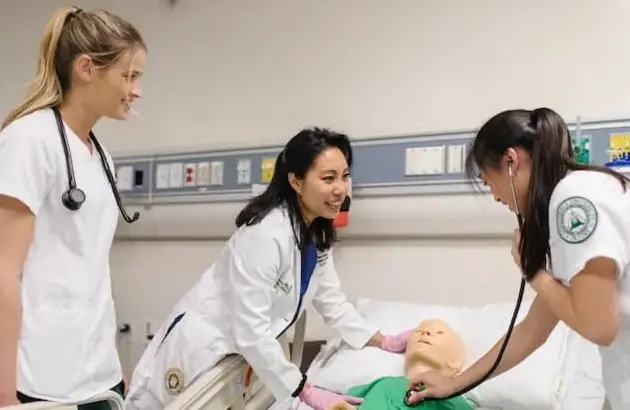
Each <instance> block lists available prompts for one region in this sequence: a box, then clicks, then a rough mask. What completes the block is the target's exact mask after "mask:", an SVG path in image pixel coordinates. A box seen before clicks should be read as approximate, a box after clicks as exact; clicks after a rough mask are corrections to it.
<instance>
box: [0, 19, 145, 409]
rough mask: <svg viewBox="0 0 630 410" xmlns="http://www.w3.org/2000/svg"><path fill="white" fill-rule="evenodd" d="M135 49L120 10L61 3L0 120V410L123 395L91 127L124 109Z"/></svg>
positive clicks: (102, 171) (111, 224) (111, 209)
mask: <svg viewBox="0 0 630 410" xmlns="http://www.w3.org/2000/svg"><path fill="white" fill-rule="evenodd" d="M146 52H147V48H146V45H145V43H144V41H143V39H142V37H141V35H140V33H139V32H138V31H137V30H136V29H135V28H134V27H133V26H132V25H131V24H129V23H128V22H126V21H124V20H122V19H121V18H119V17H117V16H114V15H112V14H110V13H108V12H106V11H102V10H95V11H86V10H80V9H77V8H73V7H70V8H63V9H61V10H59V11H57V13H56V14H55V15H54V16H53V17H52V19H51V20H50V22H49V23H48V25H47V27H46V30H45V33H44V36H43V39H42V43H41V48H40V53H39V63H38V71H37V76H36V78H35V80H34V82H33V84H32V86H31V88H30V90H29V93H28V95H27V96H26V98H25V99H24V101H23V102H21V103H20V104H19V105H18V106H17V107H16V108H15V109H13V110H12V111H11V112H10V113H9V115H8V116H7V118H6V119H5V120H4V122H3V124H2V129H1V131H0V226H1V227H2V228H1V229H0V364H1V365H0V407H3V406H8V405H14V404H18V403H26V402H32V401H40V400H43V401H54V402H72V401H79V400H85V399H88V398H90V397H92V396H95V395H96V394H98V393H102V392H104V391H107V390H110V389H114V390H117V391H119V392H120V393H121V394H122V393H123V390H124V383H123V374H122V371H121V365H120V361H119V358H118V353H117V349H116V343H115V337H116V322H115V314H114V304H113V300H112V295H111V287H110V274H109V252H110V247H111V244H112V240H113V236H114V231H115V228H116V224H117V221H118V210H117V202H119V201H118V200H119V198H118V193H117V191H116V189H115V181H114V177H113V176H112V170H113V164H112V160H111V157H110V156H109V155H108V154H107V152H106V151H105V149H104V148H103V147H102V146H101V145H100V144H99V143H98V141H97V139H96V137H95V136H94V134H93V133H92V132H91V129H92V128H93V127H94V125H95V124H96V122H97V121H98V120H99V119H100V118H102V117H109V118H114V119H121V120H122V119H125V118H126V117H127V115H128V113H129V111H130V109H131V103H132V102H133V101H134V100H135V99H136V98H138V97H139V96H140V84H139V82H140V77H141V74H142V72H143V69H144V65H145V59H146ZM120 209H121V212H122V213H123V216H124V217H125V219H126V220H127V221H128V222H132V221H133V220H135V219H137V215H134V218H129V217H128V216H127V214H126V213H125V212H124V209H122V207H120ZM81 408H83V409H99V408H108V407H107V405H106V404H104V403H97V404H94V405H87V406H82V407H81Z"/></svg>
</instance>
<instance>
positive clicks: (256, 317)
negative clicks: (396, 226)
mask: <svg viewBox="0 0 630 410" xmlns="http://www.w3.org/2000/svg"><path fill="white" fill-rule="evenodd" d="M351 164H352V149H351V146H350V142H349V140H348V138H347V137H346V136H345V135H341V134H336V133H333V132H330V131H327V130H321V129H311V130H303V131H302V132H300V133H298V134H297V135H296V136H295V137H293V138H292V139H291V140H290V141H289V142H288V143H287V145H286V146H285V148H284V149H283V150H282V152H281V154H280V155H279V156H278V158H277V161H276V166H275V170H274V175H273V179H272V181H271V182H270V184H269V186H268V187H267V189H266V191H265V192H264V193H263V194H262V195H260V196H258V197H256V198H254V199H253V200H251V201H250V202H249V204H248V205H247V206H245V208H244V209H243V210H242V211H241V212H240V213H239V215H238V217H237V218H236V225H237V226H238V229H237V230H236V232H235V233H234V234H233V236H232V237H231V238H230V240H229V241H228V242H227V244H226V245H225V247H224V248H223V250H222V251H221V253H220V254H219V256H218V258H217V260H216V261H215V262H214V263H213V264H212V266H210V268H209V269H208V270H207V271H206V272H205V273H204V274H203V275H202V277H201V278H200V280H199V281H198V282H197V284H196V285H195V286H194V287H193V288H192V289H191V290H190V291H188V292H187V294H186V295H185V296H184V298H183V299H182V300H181V301H180V302H179V303H178V304H177V306H175V308H174V309H173V310H172V311H171V314H170V316H169V318H168V319H167V320H166V322H165V323H164V324H163V325H162V326H161V328H160V329H159V331H158V332H157V334H156V335H155V337H154V338H153V340H152V341H151V344H150V345H149V347H148V348H147V350H146V351H145V353H144V355H143V356H142V358H141V359H140V362H139V363H138V366H137V367H136V370H135V371H134V374H133V376H132V379H131V384H130V388H129V395H128V397H127V409H129V410H146V409H158V408H160V409H161V408H164V407H165V406H166V404H167V403H169V402H171V401H172V400H173V399H174V397H175V396H177V395H178V394H179V393H181V392H182V391H183V390H184V389H185V388H187V387H188V386H189V385H190V383H192V382H193V381H194V380H195V378H197V377H198V376H199V375H200V374H202V373H203V372H204V371H207V370H210V369H211V368H212V367H214V365H216V363H217V362H218V361H219V360H220V359H222V358H223V357H225V356H226V355H229V354H234V353H236V354H240V355H242V356H243V357H244V358H245V360H246V361H247V362H248V364H249V365H250V366H251V368H252V369H253V371H254V373H255V374H256V375H257V377H258V378H259V379H260V380H261V382H262V383H263V384H264V385H265V386H266V387H267V388H268V389H269V390H270V392H271V393H272V394H273V396H274V397H275V399H276V403H277V404H278V405H279V406H280V407H279V408H282V409H286V408H288V404H287V403H288V402H289V401H291V400H292V398H299V399H300V400H301V401H303V402H305V403H306V404H308V405H310V406H311V407H312V408H313V409H315V410H329V409H330V408H331V407H332V405H333V404H334V403H338V402H340V401H343V400H347V401H349V402H351V403H358V402H359V401H360V400H359V399H354V398H350V397H344V396H341V395H337V394H333V393H329V392H326V391H324V390H321V389H318V388H316V387H315V386H311V385H309V383H308V380H307V378H306V375H304V374H303V373H302V372H301V371H300V369H299V368H298V367H297V366H296V365H295V364H293V363H291V362H290V361H289V360H288V359H287V358H286V357H285V355H284V353H283V350H282V347H281V345H280V343H279V341H278V340H277V338H278V337H279V336H280V335H282V334H283V333H284V332H286V331H287V330H288V329H289V328H290V327H291V326H293V324H294V323H295V321H296V319H297V318H298V317H299V315H300V313H301V312H302V311H303V310H304V309H305V308H306V307H307V306H308V305H309V304H310V303H311V302H312V304H313V307H314V308H315V310H317V311H318V312H319V313H320V314H321V315H322V316H323V317H324V320H325V321H326V323H327V324H328V325H329V326H332V327H333V328H334V329H335V330H337V331H338V332H339V334H340V335H341V337H342V338H343V339H344V341H345V342H346V343H347V344H348V345H350V346H351V347H353V348H357V349H358V348H361V347H363V346H365V345H366V344H367V345H370V346H376V347H380V348H382V349H384V350H388V351H403V350H404V346H405V342H406V340H405V339H404V337H401V336H400V335H398V336H389V337H384V336H383V335H381V334H380V333H379V332H378V331H377V329H376V328H375V327H374V326H372V325H370V324H368V323H366V322H365V321H364V320H363V319H362V318H361V317H360V316H359V315H358V313H357V312H356V311H355V309H354V308H353V306H352V305H351V304H350V303H348V302H347V301H346V297H345V296H344V294H343V292H342V290H341V285H340V282H339V278H338V276H337V272H336V271H335V265H334V262H333V256H332V247H333V243H334V242H335V237H336V236H335V228H333V219H334V218H335V217H336V216H337V214H338V213H339V210H340V207H341V205H342V203H343V201H344V199H345V198H346V194H347V192H348V188H349V170H350V166H351Z"/></svg>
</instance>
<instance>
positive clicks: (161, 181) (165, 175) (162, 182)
mask: <svg viewBox="0 0 630 410" xmlns="http://www.w3.org/2000/svg"><path fill="white" fill-rule="evenodd" d="M170 181H171V166H170V165H169V164H159V165H158V166H157V171H156V176H155V189H167V188H168V187H169V186H170V185H171V184H170Z"/></svg>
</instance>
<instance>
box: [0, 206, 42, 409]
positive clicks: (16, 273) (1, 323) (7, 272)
mask: <svg viewBox="0 0 630 410" xmlns="http://www.w3.org/2000/svg"><path fill="white" fill-rule="evenodd" d="M34 220H35V218H34V216H33V214H32V213H31V212H30V211H29V210H28V208H26V206H24V205H23V204H22V203H21V202H19V201H18V200H16V199H13V198H10V197H7V196H4V195H0V226H1V227H2V228H1V229H0V363H2V366H0V397H1V396H2V395H5V394H9V395H11V394H12V395H13V396H15V392H16V377H15V375H16V373H17V347H18V337H19V334H20V322H21V314H20V275H21V273H22V266H23V264H24V260H25V258H26V254H27V252H28V249H29V245H30V243H31V238H32V234H33V224H34ZM0 400H2V399H1V398H0ZM0 403H1V401H0Z"/></svg>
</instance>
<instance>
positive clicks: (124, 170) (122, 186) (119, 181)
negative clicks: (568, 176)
mask: <svg viewBox="0 0 630 410" xmlns="http://www.w3.org/2000/svg"><path fill="white" fill-rule="evenodd" d="M116 187H117V188H118V190H119V191H120V192H125V191H131V190H132V189H133V167H132V166H129V165H127V166H123V167H120V168H118V170H117V171H116Z"/></svg>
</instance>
